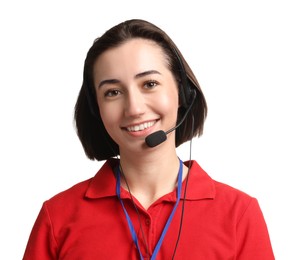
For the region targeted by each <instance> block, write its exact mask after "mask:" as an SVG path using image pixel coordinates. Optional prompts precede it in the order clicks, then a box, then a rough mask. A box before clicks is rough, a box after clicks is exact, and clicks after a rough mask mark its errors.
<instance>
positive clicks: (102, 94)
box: [24, 20, 274, 260]
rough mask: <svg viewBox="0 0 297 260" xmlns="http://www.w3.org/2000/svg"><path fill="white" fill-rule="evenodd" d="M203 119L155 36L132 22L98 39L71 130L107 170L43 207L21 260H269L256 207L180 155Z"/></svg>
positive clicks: (183, 65) (182, 64) (183, 75)
mask: <svg viewBox="0 0 297 260" xmlns="http://www.w3.org/2000/svg"><path fill="white" fill-rule="evenodd" d="M206 114H207V106H206V101H205V98H204V95H203V93H202V90H201V88H200V86H199V83H198V81H197V79H196V77H195V75H194V73H193V72H192V70H191V69H190V67H189V65H188V64H187V62H186V61H185V59H184V58H183V56H182V54H181V53H180V51H179V50H178V48H177V47H176V45H175V44H174V43H173V42H172V40H171V39H170V38H169V37H168V35H167V34H166V33H165V32H164V31H162V30H161V29H160V28H158V27H156V26H155V25H153V24H151V23H149V22H147V21H143V20H128V21H125V22H123V23H120V24H118V25H116V26H114V27H113V28H111V29H109V30H108V31H107V32H106V33H104V34H103V35H102V36H101V37H99V38H98V39H96V40H95V42H94V44H93V45H92V47H91V48H90V50H89V52H88V54H87V57H86V60H85V67H84V78H83V85H82V87H81V90H80V93H79V96H78V99H77V103H76V106H75V122H76V127H77V134H78V137H79V139H80V141H81V143H82V145H83V148H84V150H85V153H86V155H87V157H88V158H89V159H92V160H93V159H96V160H98V161H100V160H106V162H105V164H104V165H103V166H102V168H101V169H99V171H98V173H97V174H96V175H95V176H94V177H93V178H91V179H89V180H86V181H83V182H81V183H78V184H76V185H75V186H73V187H71V188H70V189H68V190H66V191H63V192H61V193H59V194H57V195H56V196H54V197H52V198H50V199H49V200H47V201H46V202H44V204H43V206H42V209H41V211H40V213H39V216H38V218H37V220H36V223H35V225H34V227H33V229H32V232H31V235H30V238H29V241H28V245H27V248H26V251H25V254H24V259H25V260H28V259H30V260H35V259H44V260H45V259H71V260H72V259H78V258H79V259H86V260H91V259H92V260H93V259H119V260H121V259H123V260H126V259H187V260H191V259H193V260H194V259H195V260H196V259H259V260H260V259H261V260H262V259H265V260H270V259H274V256H273V251H272V248H271V244H270V238H269V234H268V230H267V227H266V223H265V220H264V217H263V214H262V211H261V209H260V207H259V204H258V202H257V200H256V199H255V198H253V197H251V196H250V195H248V194H246V193H244V192H242V191H239V190H237V189H235V188H232V187H230V186H228V185H226V184H223V183H220V182H217V181H215V180H213V179H212V178H211V177H209V175H208V174H207V173H206V172H205V171H204V170H203V169H202V168H201V167H200V166H199V164H198V163H197V162H196V161H194V160H189V161H187V162H182V161H181V160H180V159H179V157H178V156H177V152H176V148H177V147H178V146H179V145H180V144H182V143H184V142H186V141H188V140H192V138H193V137H195V136H199V135H201V134H202V132H203V125H204V121H205V118H206ZM174 130H175V131H174ZM159 131H161V132H164V133H165V134H167V136H168V138H167V140H166V141H165V139H164V140H163V142H158V143H157V144H156V145H154V146H153V147H151V146H150V145H148V144H147V142H146V141H145V139H146V138H147V137H148V136H149V135H152V134H155V133H158V132H159Z"/></svg>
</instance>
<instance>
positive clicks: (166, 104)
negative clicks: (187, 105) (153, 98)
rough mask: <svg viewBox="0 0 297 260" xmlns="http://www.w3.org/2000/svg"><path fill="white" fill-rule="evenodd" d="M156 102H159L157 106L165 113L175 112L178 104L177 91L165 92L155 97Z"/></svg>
mask: <svg viewBox="0 0 297 260" xmlns="http://www.w3.org/2000/svg"><path fill="white" fill-rule="evenodd" d="M157 102H158V103H159V107H160V108H161V109H162V110H163V111H164V112H165V113H166V114H170V113H174V114H176V113H177V110H178V106H179V100H178V93H177V91H176V92H175V91H173V92H170V93H166V94H165V95H162V96H160V97H159V98H158V99H157Z"/></svg>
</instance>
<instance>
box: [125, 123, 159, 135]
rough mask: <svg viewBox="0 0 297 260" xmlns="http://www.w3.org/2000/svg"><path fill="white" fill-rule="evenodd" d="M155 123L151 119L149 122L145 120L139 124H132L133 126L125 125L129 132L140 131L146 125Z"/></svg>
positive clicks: (149, 125) (146, 126)
mask: <svg viewBox="0 0 297 260" xmlns="http://www.w3.org/2000/svg"><path fill="white" fill-rule="evenodd" d="M154 124H155V121H151V122H146V123H143V124H140V125H134V126H129V127H127V130H128V131H129V132H137V131H142V130H144V129H146V128H148V127H151V126H153V125H154Z"/></svg>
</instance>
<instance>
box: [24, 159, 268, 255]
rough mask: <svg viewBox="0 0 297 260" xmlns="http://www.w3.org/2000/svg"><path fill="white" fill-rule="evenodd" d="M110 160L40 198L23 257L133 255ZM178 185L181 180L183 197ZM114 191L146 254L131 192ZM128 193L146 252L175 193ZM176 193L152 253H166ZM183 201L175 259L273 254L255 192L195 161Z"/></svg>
mask: <svg viewBox="0 0 297 260" xmlns="http://www.w3.org/2000/svg"><path fill="white" fill-rule="evenodd" d="M117 163H118V162H117V160H108V161H107V162H106V163H105V164H104V165H103V166H102V168H101V169H100V170H99V172H98V173H97V174H96V175H95V177H94V178H91V179H89V180H87V181H84V182H82V183H79V184H77V185H75V186H73V187H72V188H70V189H68V190H66V191H63V192H61V193H59V194H57V195H56V196H54V197H53V198H51V199H49V200H48V201H46V202H44V204H43V207H42V209H41V211H40V213H39V215H38V218H37V220H36V222H35V224H34V226H33V229H32V232H31V235H30V238H29V241H28V245H27V248H26V251H25V254H24V260H37V259H38V260H47V259H61V260H62V259H63V260H75V259H83V260H94V259H108V260H110V259H115V260H121V259H123V260H134V259H135V260H136V259H140V258H139V254H138V251H137V248H136V247H135V245H134V243H133V240H132V237H131V233H130V231H129V228H128V224H127V221H126V217H125V214H124V212H123V209H122V206H121V204H120V202H119V200H118V198H117V196H116V178H115V175H114V172H113V168H114V167H115V166H116V165H117ZM186 164H188V163H186ZM184 188H185V181H184V183H183V189H182V197H183V193H184ZM121 197H122V199H123V201H124V203H125V207H126V210H127V211H128V214H129V215H130V218H131V220H132V222H133V225H134V228H135V230H136V232H137V233H138V241H139V244H140V248H141V251H142V254H143V256H144V259H149V256H148V255H147V254H146V247H145V246H144V243H143V236H142V235H141V230H140V225H139V218H138V216H137V213H136V210H135V208H134V207H133V204H132V201H131V199H130V195H129V193H128V192H127V191H125V190H124V189H122V190H121ZM134 200H135V203H136V206H137V207H138V211H139V214H140V220H141V221H142V227H143V231H144V235H145V239H146V241H147V244H148V249H149V255H151V254H152V252H153V250H154V248H155V246H156V244H157V242H158V240H159V237H160V234H161V232H162V230H163V227H164V225H165V223H166V221H167V219H168V216H169V215H170V213H171V211H172V208H173V206H174V203H175V201H176V191H173V192H171V193H169V194H167V195H165V196H163V197H162V198H160V199H159V200H157V201H156V202H155V203H153V204H152V205H151V206H150V207H149V209H148V210H145V209H144V208H143V207H142V206H141V205H140V204H139V203H138V202H137V200H136V199H134ZM182 201H183V199H181V201H180V203H179V206H178V208H177V211H176V212H175V215H174V217H173V220H172V222H171V225H170V227H169V229H168V232H167V234H166V236H165V239H164V241H163V244H162V246H161V248H160V251H159V253H158V255H157V259H158V260H161V259H162V260H167V259H172V255H173V251H174V247H175V244H176V241H177V237H178V231H179V227H180V220H181V212H182V210H181V209H182ZM184 206H185V208H184V217H183V222H182V231H181V235H180V240H179V244H178V247H177V251H176V255H175V258H174V259H183V260H185V259H186V260H191V259H193V260H197V259H207V260H211V259H224V260H225V259H230V260H231V259H240V260H244V259H246V260H254V259H259V260H270V259H274V256H273V252H272V248H271V243H270V239H269V235H268V231H267V227H266V224H265V220H264V218H263V215H262V212H261V209H260V207H259V205H258V202H257V200H256V199H255V198H252V197H250V196H249V195H247V194H245V193H243V192H241V191H239V190H236V189H234V188H232V187H230V186H228V185H225V184H222V183H220V182H217V181H214V180H212V179H211V178H210V177H209V176H208V175H207V174H206V173H205V172H204V171H203V170H202V169H201V167H200V166H199V165H198V164H197V163H196V162H195V161H193V164H192V168H191V171H190V176H189V183H188V187H187V192H186V201H185V205H184Z"/></svg>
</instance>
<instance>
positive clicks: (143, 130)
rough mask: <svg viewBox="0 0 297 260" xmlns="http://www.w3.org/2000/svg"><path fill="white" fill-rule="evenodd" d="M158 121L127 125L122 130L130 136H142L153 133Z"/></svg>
mask: <svg viewBox="0 0 297 260" xmlns="http://www.w3.org/2000/svg"><path fill="white" fill-rule="evenodd" d="M157 121H158V120H157V119H154V120H148V121H144V122H139V123H135V124H131V125H127V126H124V127H121V128H122V129H123V130H125V131H126V132H127V133H129V134H130V135H133V136H142V135H145V134H148V133H149V132H150V131H152V128H153V127H154V126H155V125H156V123H157Z"/></svg>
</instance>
